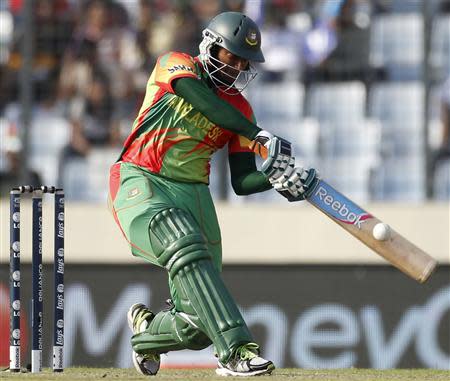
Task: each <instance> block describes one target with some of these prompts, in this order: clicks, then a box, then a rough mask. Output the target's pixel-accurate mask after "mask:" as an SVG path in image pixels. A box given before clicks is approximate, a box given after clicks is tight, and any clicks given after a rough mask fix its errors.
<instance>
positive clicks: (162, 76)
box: [155, 52, 199, 94]
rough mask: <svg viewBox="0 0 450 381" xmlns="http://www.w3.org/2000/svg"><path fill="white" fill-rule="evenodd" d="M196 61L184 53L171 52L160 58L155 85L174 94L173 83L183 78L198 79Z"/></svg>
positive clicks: (157, 63) (156, 69) (157, 64)
mask: <svg viewBox="0 0 450 381" xmlns="http://www.w3.org/2000/svg"><path fill="white" fill-rule="evenodd" d="M198 74H199V73H197V67H196V66H195V62H194V59H193V58H192V57H191V56H190V55H188V54H184V53H178V52H169V53H166V54H164V55H162V56H160V57H159V58H158V60H157V62H156V68H155V83H156V84H157V85H158V86H159V87H161V88H162V89H163V90H165V91H167V92H169V93H171V94H174V93H175V92H174V89H173V87H172V82H173V80H174V79H177V78H181V77H192V78H197V77H198Z"/></svg>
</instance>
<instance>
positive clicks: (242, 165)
mask: <svg viewBox="0 0 450 381" xmlns="http://www.w3.org/2000/svg"><path fill="white" fill-rule="evenodd" d="M228 162H229V164H230V173H231V185H232V187H233V190H234V192H235V193H236V194H237V195H240V196H244V195H249V194H253V193H258V192H264V191H266V190H268V189H271V188H272V185H271V184H270V181H269V180H268V178H267V177H266V176H265V175H264V174H263V173H262V172H260V171H258V170H257V169H256V163H255V154H254V153H253V152H235V153H230V154H229V155H228Z"/></svg>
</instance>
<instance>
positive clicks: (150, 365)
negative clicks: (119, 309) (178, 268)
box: [127, 303, 161, 376]
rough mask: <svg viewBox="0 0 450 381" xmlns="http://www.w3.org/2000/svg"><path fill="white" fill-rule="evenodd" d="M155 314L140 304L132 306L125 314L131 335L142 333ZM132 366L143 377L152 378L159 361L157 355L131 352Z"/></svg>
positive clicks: (156, 371)
mask: <svg viewBox="0 0 450 381" xmlns="http://www.w3.org/2000/svg"><path fill="white" fill-rule="evenodd" d="M154 317H155V314H154V313H153V312H152V311H150V310H149V309H148V308H147V307H146V306H145V305H143V304H142V303H136V304H133V305H132V306H131V307H130V309H129V310H128V313H127V320H128V326H129V327H130V329H131V331H132V332H133V334H137V333H141V332H144V331H145V330H146V329H147V327H148V325H149V324H150V323H151V321H152V320H153V318H154ZM132 357H133V365H134V367H135V368H136V370H137V371H138V372H139V373H141V374H143V375H145V376H154V375H155V374H156V373H158V370H159V366H160V364H161V359H160V356H159V354H156V353H154V354H152V353H148V354H139V353H136V352H135V351H133V354H132Z"/></svg>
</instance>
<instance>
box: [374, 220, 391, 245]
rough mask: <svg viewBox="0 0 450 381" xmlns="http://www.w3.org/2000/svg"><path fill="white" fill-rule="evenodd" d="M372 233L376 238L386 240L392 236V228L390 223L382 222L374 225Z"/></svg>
mask: <svg viewBox="0 0 450 381" xmlns="http://www.w3.org/2000/svg"><path fill="white" fill-rule="evenodd" d="M372 234H373V238H375V239H376V240H378V241H386V240H388V239H389V237H390V236H391V228H390V227H389V225H388V224H384V223H382V222H380V223H378V224H376V225H375V226H374V227H373V231H372Z"/></svg>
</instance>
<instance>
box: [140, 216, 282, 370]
mask: <svg viewBox="0 0 450 381" xmlns="http://www.w3.org/2000/svg"><path fill="white" fill-rule="evenodd" d="M150 241H151V242H152V244H153V248H154V252H155V254H157V257H158V261H159V263H160V264H161V265H162V266H164V267H165V268H166V269H167V270H168V272H169V276H170V279H171V281H172V283H173V287H174V288H175V290H176V295H177V300H176V302H175V306H176V310H177V311H178V313H181V312H183V313H184V314H186V316H189V318H190V319H191V320H192V321H194V319H196V318H197V317H198V319H196V320H195V324H196V325H197V326H198V328H199V330H201V331H203V332H205V333H206V334H207V336H208V337H209V338H210V339H211V341H212V342H213V344H214V347H215V350H216V353H217V356H218V358H219V364H220V365H219V368H220V369H219V370H218V373H219V371H221V373H219V374H223V375H227V374H233V375H244V374H246V375H249V374H262V373H268V372H270V371H271V370H272V369H273V368H274V367H273V364H272V363H271V362H270V361H267V360H264V359H262V358H261V357H259V356H258V346H257V345H256V344H253V343H252V342H253V339H252V336H251V334H250V332H249V330H248V328H247V326H246V324H245V322H244V319H243V318H242V316H241V314H240V312H239V310H238V308H237V306H236V304H235V302H234V300H233V299H232V297H231V295H230V293H229V292H228V290H227V288H226V286H225V284H224V283H223V281H222V279H221V277H220V273H219V271H218V269H217V267H216V266H214V264H213V261H212V257H211V254H210V253H209V251H208V248H207V245H206V243H205V238H204V236H203V234H201V231H200V229H199V227H198V225H197V223H196V221H195V220H194V219H193V218H192V216H191V215H190V214H189V213H188V212H186V211H184V210H182V209H177V208H171V209H168V210H165V211H163V212H161V213H159V214H158V215H157V216H155V218H154V219H153V220H152V221H151V223H150ZM134 349H135V350H136V349H137V348H136V347H135V346H134Z"/></svg>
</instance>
